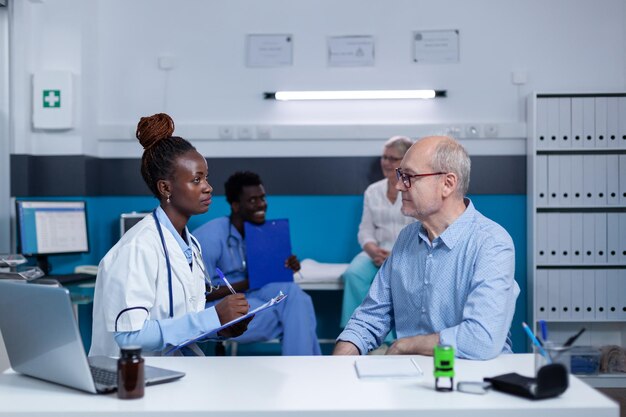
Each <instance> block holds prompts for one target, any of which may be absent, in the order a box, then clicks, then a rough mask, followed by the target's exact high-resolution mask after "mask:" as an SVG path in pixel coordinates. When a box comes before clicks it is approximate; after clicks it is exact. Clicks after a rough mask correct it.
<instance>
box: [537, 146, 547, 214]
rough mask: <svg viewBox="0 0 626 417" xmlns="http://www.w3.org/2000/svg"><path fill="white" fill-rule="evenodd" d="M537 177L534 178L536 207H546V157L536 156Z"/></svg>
mask: <svg viewBox="0 0 626 417" xmlns="http://www.w3.org/2000/svg"><path fill="white" fill-rule="evenodd" d="M535 162H536V163H537V175H536V176H535V187H536V191H535V198H536V199H537V204H536V205H537V206H538V207H546V206H547V205H548V156H547V155H537V159H536V160H535Z"/></svg>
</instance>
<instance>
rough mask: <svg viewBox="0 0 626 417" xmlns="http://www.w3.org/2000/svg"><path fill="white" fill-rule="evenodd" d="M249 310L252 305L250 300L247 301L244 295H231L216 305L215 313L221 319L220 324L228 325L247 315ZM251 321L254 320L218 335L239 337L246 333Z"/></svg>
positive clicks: (229, 328)
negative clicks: (249, 302)
mask: <svg viewBox="0 0 626 417" xmlns="http://www.w3.org/2000/svg"><path fill="white" fill-rule="evenodd" d="M249 309H250V304H248V300H246V297H245V296H244V295H243V294H231V295H229V296H227V297H224V299H223V300H222V301H220V302H219V303H217V304H216V305H215V311H216V312H217V317H218V318H219V319H220V324H225V323H228V322H229V321H231V320H234V319H236V318H237V317H240V316H244V315H246V314H247V313H248V310H249ZM250 320H252V318H249V319H246V320H243V321H241V322H239V323H237V324H235V325H233V326H230V327H228V328H226V329H224V330H222V331H221V332H219V333H218V334H219V335H220V336H224V337H234V336H239V335H240V334H242V333H243V332H245V331H246V329H247V328H248V323H249V322H250Z"/></svg>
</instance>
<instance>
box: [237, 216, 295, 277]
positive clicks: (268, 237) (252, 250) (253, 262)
mask: <svg viewBox="0 0 626 417" xmlns="http://www.w3.org/2000/svg"><path fill="white" fill-rule="evenodd" d="M244 230H245V236H246V237H245V242H246V260H247V261H248V282H249V285H250V289H257V288H261V287H263V286H264V285H265V284H269V283H270V282H293V271H292V270H291V269H289V268H287V267H285V261H286V260H287V258H289V257H290V256H291V237H290V236H289V220H288V219H275V220H267V221H266V222H265V223H263V224H252V223H248V222H246V223H244Z"/></svg>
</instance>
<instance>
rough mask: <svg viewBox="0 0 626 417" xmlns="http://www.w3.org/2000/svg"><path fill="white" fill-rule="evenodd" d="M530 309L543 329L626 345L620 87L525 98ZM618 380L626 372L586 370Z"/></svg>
mask: <svg viewBox="0 0 626 417" xmlns="http://www.w3.org/2000/svg"><path fill="white" fill-rule="evenodd" d="M527 163H528V172H527V174H528V289H529V295H530V296H529V310H528V311H529V312H530V314H531V315H532V319H531V320H532V322H533V323H534V329H535V331H536V330H537V321H538V320H540V319H543V320H546V321H547V322H548V328H549V338H550V339H551V340H554V341H561V342H563V341H565V340H566V339H567V338H568V337H569V336H571V335H573V334H575V333H576V332H577V331H578V330H579V329H580V328H581V327H585V328H586V329H587V331H586V332H585V333H584V334H583V335H582V336H581V337H580V339H579V340H578V341H577V343H576V344H577V345H593V346H604V345H619V346H621V347H626V93H611V94H606V93H602V94H576V93H573V94H553V93H550V94H547V93H546V94H542V93H533V94H532V95H531V96H530V97H529V99H528V141H527ZM588 380H589V382H591V383H592V384H593V385H596V386H607V387H611V386H621V387H626V374H623V375H621V376H620V375H603V374H601V375H598V376H597V377H588Z"/></svg>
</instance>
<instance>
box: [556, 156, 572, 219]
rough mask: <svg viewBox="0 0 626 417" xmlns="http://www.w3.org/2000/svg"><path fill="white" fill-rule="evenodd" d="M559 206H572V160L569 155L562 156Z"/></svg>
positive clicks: (560, 162) (560, 161)
mask: <svg viewBox="0 0 626 417" xmlns="http://www.w3.org/2000/svg"><path fill="white" fill-rule="evenodd" d="M559 205H560V206H562V207H569V206H571V205H572V160H571V157H570V156H568V155H564V156H561V157H560V160H559Z"/></svg>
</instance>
